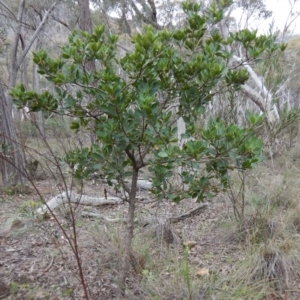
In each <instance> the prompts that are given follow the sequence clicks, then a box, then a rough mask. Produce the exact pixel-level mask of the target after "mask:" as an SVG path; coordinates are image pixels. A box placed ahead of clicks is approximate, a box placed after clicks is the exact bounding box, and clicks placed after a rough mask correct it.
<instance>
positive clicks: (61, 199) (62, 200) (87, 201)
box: [36, 192, 123, 214]
mask: <svg viewBox="0 0 300 300" xmlns="http://www.w3.org/2000/svg"><path fill="white" fill-rule="evenodd" d="M67 203H74V204H80V205H87V206H102V205H108V204H120V203H123V200H122V199H121V198H119V197H106V198H105V197H99V198H96V197H90V196H86V195H79V194H76V193H74V192H68V194H67V193H66V192H63V193H61V194H60V195H58V196H55V197H54V198H52V199H51V200H49V201H48V202H47V205H46V204H44V205H43V206H42V207H40V208H38V209H37V210H36V212H37V213H38V214H45V213H46V212H48V210H49V209H51V210H52V209H54V208H56V207H57V206H60V205H62V204H67Z"/></svg>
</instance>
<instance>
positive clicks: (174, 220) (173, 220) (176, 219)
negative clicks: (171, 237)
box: [168, 202, 209, 223]
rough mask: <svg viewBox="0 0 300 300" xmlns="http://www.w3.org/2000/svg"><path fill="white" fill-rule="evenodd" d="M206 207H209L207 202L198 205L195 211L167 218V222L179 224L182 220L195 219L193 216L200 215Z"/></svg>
mask: <svg viewBox="0 0 300 300" xmlns="http://www.w3.org/2000/svg"><path fill="white" fill-rule="evenodd" d="M208 206H209V203H207V202H205V203H202V204H201V205H199V206H198V207H196V208H195V209H192V210H191V211H189V212H187V213H185V214H183V215H180V216H177V217H171V218H169V219H168V221H169V222H170V223H178V222H180V221H182V220H184V219H187V218H190V217H195V216H197V215H199V214H200V213H202V211H203V210H204V209H206V208H207V207H208Z"/></svg>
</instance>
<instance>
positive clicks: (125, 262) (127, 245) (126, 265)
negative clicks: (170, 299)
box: [118, 168, 138, 294]
mask: <svg viewBox="0 0 300 300" xmlns="http://www.w3.org/2000/svg"><path fill="white" fill-rule="evenodd" d="M137 181H138V169H137V168H134V169H133V174H132V181H131V189H130V194H129V200H128V202H129V207H128V219H127V231H126V237H125V240H124V255H123V259H122V269H121V272H120V276H119V280H118V281H119V288H120V290H121V292H122V293H123V294H124V292H125V288H126V286H125V281H126V277H127V274H128V272H129V270H130V255H131V252H132V249H131V243H132V239H133V230H134V214H135V204H136V193H137Z"/></svg>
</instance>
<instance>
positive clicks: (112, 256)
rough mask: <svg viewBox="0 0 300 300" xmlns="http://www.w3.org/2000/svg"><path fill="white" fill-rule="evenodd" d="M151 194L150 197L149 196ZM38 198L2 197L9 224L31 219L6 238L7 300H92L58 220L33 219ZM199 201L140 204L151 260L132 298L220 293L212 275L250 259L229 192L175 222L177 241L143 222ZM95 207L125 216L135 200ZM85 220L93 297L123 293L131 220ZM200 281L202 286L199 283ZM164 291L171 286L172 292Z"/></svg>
mask: <svg viewBox="0 0 300 300" xmlns="http://www.w3.org/2000/svg"><path fill="white" fill-rule="evenodd" d="M36 184H37V186H38V188H39V190H40V192H41V194H42V195H43V196H44V197H45V199H50V198H52V197H53V196H55V195H56V194H58V193H59V191H58V189H57V188H56V187H55V184H54V183H53V182H51V181H49V180H44V181H38V182H36ZM106 188H107V187H106ZM103 189H104V187H103V185H92V184H90V183H88V184H87V185H86V186H85V190H84V193H85V194H87V195H91V196H103ZM144 196H145V197H146V198H147V197H148V198H149V197H150V196H149V195H147V194H144ZM38 200H39V196H38V195H37V194H36V193H35V192H34V191H33V190H32V192H31V194H27V195H22V194H20V195H13V196H8V195H7V194H6V193H2V194H1V195H0V223H1V225H2V226H5V224H6V223H7V222H8V221H9V220H13V219H14V218H15V217H16V216H21V217H24V218H25V219H26V220H28V221H27V222H25V223H20V224H15V225H14V226H13V227H12V229H11V231H10V232H9V234H7V235H6V236H2V237H0V279H2V280H3V281H4V283H5V284H7V286H8V287H9V295H7V296H6V297H4V298H3V299H7V300H10V299H20V300H22V299H24V300H25V299H35V300H37V299H51V300H55V299H58V300H59V299H84V297H83V292H82V288H81V285H80V282H79V280H78V273H77V266H76V263H75V259H74V255H73V253H72V252H71V250H70V247H69V245H68V243H67V241H66V239H65V238H64V237H63V235H62V234H61V230H60V229H59V227H58V226H57V224H56V222H55V221H54V220H53V219H51V218H50V219H47V220H40V221H33V220H34V219H33V218H32V217H31V214H32V212H33V211H34V210H35V209H36V207H35V201H38ZM197 205H198V204H197V203H195V202H194V201H183V202H181V203H180V204H178V205H177V204H174V203H167V202H162V203H161V204H160V206H159V207H157V205H156V204H155V203H149V204H143V203H140V204H139V205H138V207H137V214H136V215H137V220H138V222H137V226H136V229H135V240H134V243H133V244H134V245H133V246H134V249H135V250H136V256H137V257H138V258H141V257H142V258H143V259H144V260H145V265H143V269H144V270H143V271H141V273H139V274H137V273H135V272H134V271H133V270H132V273H131V275H130V276H129V277H128V280H127V296H126V299H170V300H171V299H199V300H201V299H217V298H211V297H206V296H205V295H206V294H207V290H208V289H209V288H210V284H209V282H210V280H208V279H207V278H209V277H211V276H214V275H215V276H217V277H223V278H226V276H227V275H228V274H229V273H230V272H231V268H232V266H233V264H235V263H236V262H237V261H240V260H243V259H245V253H244V252H243V245H242V243H239V242H238V241H236V240H235V239H234V236H232V234H231V232H234V231H233V230H232V229H230V228H227V227H226V226H227V225H226V224H230V223H231V220H232V222H234V221H233V219H232V211H231V205H230V202H229V201H228V199H227V200H226V197H225V196H222V195H220V196H218V197H217V199H214V201H213V202H212V203H211V205H210V206H209V207H208V208H207V209H206V210H204V211H203V212H202V213H201V214H200V215H198V216H195V217H192V218H188V219H186V220H184V221H181V222H179V223H176V224H172V225H171V226H172V230H173V231H174V232H175V233H176V235H177V236H179V237H180V243H178V244H177V245H167V244H165V243H163V242H158V241H157V240H155V239H154V238H153V235H152V234H151V232H149V230H148V227H147V226H146V227H143V224H144V223H143V220H146V219H147V218H149V216H150V215H157V214H166V215H168V216H171V215H172V216H178V215H180V214H182V213H184V212H188V211H189V210H191V209H192V208H195V207H196V206H197ZM80 209H81V208H80ZM80 209H79V211H80ZM79 211H78V212H79ZM93 211H98V212H100V213H101V214H104V215H105V216H108V217H112V218H114V217H119V218H121V217H124V218H125V217H126V213H127V205H126V204H121V205H110V206H104V207H100V208H97V209H93ZM68 219H69V218H68V216H67V215H66V214H65V212H64V210H63V209H61V210H60V212H59V220H60V221H61V223H62V225H63V226H64V228H65V229H66V230H67V231H68V232H70V230H71V229H70V228H71V224H70V221H69V220H68ZM77 226H78V234H77V236H78V244H79V247H80V252H81V259H82V264H83V268H84V273H85V276H86V281H87V283H88V286H89V291H90V295H91V299H95V300H96V299H103V300H104V299H115V297H116V295H117V294H116V291H117V285H116V277H117V275H118V266H119V262H120V259H121V254H120V248H121V244H122V238H123V232H124V229H125V225H124V224H119V223H107V222H105V221H103V220H95V219H92V218H83V217H79V216H78V217H77ZM186 241H195V242H196V244H195V246H194V247H192V248H191V249H190V250H189V251H188V252H187V251H185V250H184V247H183V242H186ZM185 261H186V262H188V267H187V265H186V264H184V262H185ZM184 267H186V268H187V270H186V271H184ZM178 269H181V271H178ZM182 269H183V271H182ZM186 272H187V273H188V275H187V274H186ZM178 278H179V279H178ZM189 281H191V285H192V287H193V296H188V295H187V290H188V289H189V288H188V287H189V283H188V282H189ZM299 282H300V281H299ZM195 286H196V287H197V286H199V288H196V289H195V288H194V287H195ZM0 289H1V287H0ZM160 289H162V291H160ZM163 290H168V292H166V293H164V292H163ZM195 291H196V292H195ZM293 291H294V292H293V293H291V294H290V297H289V298H281V297H283V296H279V295H278V296H276V297H278V298H276V297H275V294H274V297H273V298H267V297H266V298H257V299H273V300H275V299H300V286H299V284H298V283H297V282H294V284H293ZM0 294H1V291H0ZM151 295H152V296H151ZM272 295H273V294H272ZM293 295H294V296H293ZM189 297H190V298H189ZM240 299H241V300H242V299H246V298H240ZM247 299H248V298H247ZM251 299H254V298H251ZM220 300H222V299H220Z"/></svg>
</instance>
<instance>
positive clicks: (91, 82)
mask: <svg viewBox="0 0 300 300" xmlns="http://www.w3.org/2000/svg"><path fill="white" fill-rule="evenodd" d="M229 4H230V3H229V1H223V2H222V5H223V6H224V7H227V6H228V5H229ZM183 9H184V11H185V12H186V14H187V15H188V17H189V18H188V23H187V25H186V26H185V27H184V28H181V29H178V30H175V31H172V32H171V31H167V30H164V31H155V30H154V29H153V28H152V27H151V26H148V27H146V28H145V31H144V33H143V34H137V35H135V36H134V37H133V40H132V42H133V45H134V49H133V51H132V52H129V53H127V54H126V55H125V56H124V57H123V58H121V59H119V58H118V57H117V55H116V43H117V37H116V36H114V35H112V36H106V35H105V30H104V27H103V26H100V27H97V28H95V30H94V32H93V33H91V34H90V33H87V32H76V31H75V32H73V33H72V34H71V36H70V37H69V43H68V44H67V45H66V46H65V47H64V48H63V49H62V53H61V55H60V57H59V58H57V59H52V58H50V57H49V56H48V54H47V52H46V51H39V52H37V53H35V54H34V62H35V63H36V64H37V65H38V66H39V73H40V74H42V75H45V76H46V78H47V80H49V81H50V82H52V83H53V85H54V87H55V93H53V94H52V93H50V92H49V91H45V92H43V93H41V94H38V93H36V92H33V91H26V90H25V87H24V86H23V85H19V86H17V87H15V88H14V89H13V90H12V92H11V95H12V97H13V99H14V103H15V104H16V105H17V107H18V108H22V107H24V106H25V105H26V106H28V107H29V108H30V110H31V111H40V110H43V111H50V112H55V113H58V114H61V115H65V114H66V115H69V116H72V117H74V121H73V122H72V124H71V128H72V129H73V130H75V131H76V132H78V131H80V130H81V129H84V128H89V126H90V122H91V120H93V122H94V125H93V130H94V132H95V134H96V137H97V141H96V143H95V144H93V145H92V146H91V147H90V148H85V149H80V150H79V149H76V150H74V151H72V152H70V153H69V154H68V155H67V157H66V161H67V162H68V163H69V164H70V165H71V166H72V167H74V166H75V165H76V176H77V177H80V178H83V177H85V176H87V175H88V174H89V173H91V172H94V171H98V170H101V171H102V172H103V173H104V174H106V176H107V179H108V181H109V182H112V179H118V180H121V181H122V180H124V179H125V178H127V177H132V180H133V181H134V180H136V178H137V177H136V175H137V173H138V172H139V170H140V169H142V168H144V167H147V166H148V167H149V171H150V172H151V174H152V177H153V178H152V180H153V190H152V191H153V193H154V194H156V195H157V196H158V197H159V198H162V197H166V198H169V199H172V200H173V201H180V200H181V199H183V198H186V197H198V200H199V201H202V200H203V199H204V198H211V197H213V196H214V195H215V194H216V193H218V192H219V191H220V189H221V190H222V189H223V190H224V189H226V188H227V186H228V181H229V180H230V175H229V171H230V170H232V169H234V168H239V169H249V168H252V166H253V165H254V164H255V163H257V162H259V161H260V159H261V158H260V153H261V147H262V142H261V141H260V140H259V139H257V138H256V137H255V136H254V128H255V127H256V126H257V125H258V124H259V123H260V122H261V120H262V118H261V117H259V116H255V115H253V116H250V115H247V119H248V121H249V126H248V127H247V128H240V127H238V126H237V125H235V124H229V125H225V123H224V122H223V121H222V120H219V119H216V120H213V119H212V120H210V122H209V124H208V126H207V127H206V128H196V126H195V124H197V122H198V121H199V120H200V118H201V115H202V114H203V112H205V107H206V105H207V103H209V102H210V101H211V100H212V99H213V97H214V95H215V94H217V93H220V90H222V93H227V92H233V93H234V92H235V91H237V90H239V88H240V86H241V85H242V84H244V83H245V81H246V80H247V79H248V74H247V72H246V71H245V70H244V69H242V68H236V67H232V68H231V67H230V65H229V64H228V61H230V58H231V56H232V53H231V52H229V51H227V50H226V49H227V47H226V46H227V45H228V44H232V43H237V44H239V45H242V46H243V47H244V50H245V51H246V52H247V57H248V58H249V60H254V59H257V58H259V57H260V56H261V55H262V54H263V53H265V52H268V53H273V54H274V53H276V52H279V51H281V49H280V45H277V44H276V43H275V41H274V39H272V38H270V37H266V36H259V37H257V34H256V32H250V31H249V30H242V31H240V32H237V33H235V34H231V36H230V37H229V38H228V39H223V38H222V36H221V34H220V32H219V31H218V30H210V31H209V30H208V28H209V27H211V25H212V24H216V23H218V22H219V21H220V20H221V19H222V17H223V11H222V9H220V8H218V7H217V6H216V5H215V4H213V5H212V6H210V7H209V8H208V9H206V10H204V9H203V8H202V6H201V5H198V4H195V3H184V4H183ZM182 53H184V55H183V54H182ZM92 60H95V61H96V62H97V66H98V68H97V70H96V71H91V72H87V71H86V68H85V66H86V64H87V63H88V62H89V61H92ZM120 70H121V72H120ZM120 74H121V75H120ZM71 86H72V87H71ZM87 99H89V101H88V100H87ZM176 103H179V107H178V113H177V115H175V114H172V112H171V111H170V109H169V107H171V106H173V105H174V104H176ZM179 117H183V119H184V121H185V123H186V128H187V131H186V134H185V135H184V136H183V137H184V138H188V139H189V141H188V142H187V143H186V144H185V145H184V147H183V148H182V149H181V148H180V147H178V146H177V143H176V142H177V129H176V127H175V126H174V124H175V121H176V119H178V118H179ZM198 123H199V122H198ZM199 136H200V138H197V137H199ZM177 167H181V168H182V169H183V172H182V174H181V176H182V180H183V182H184V183H185V184H187V185H188V186H189V188H188V189H187V190H186V191H184V192H181V193H177V192H174V190H173V188H172V184H171V182H172V180H171V179H172V178H173V176H174V175H175V174H174V170H176V168H177ZM200 171H201V172H200ZM200 174H201V175H200Z"/></svg>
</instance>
